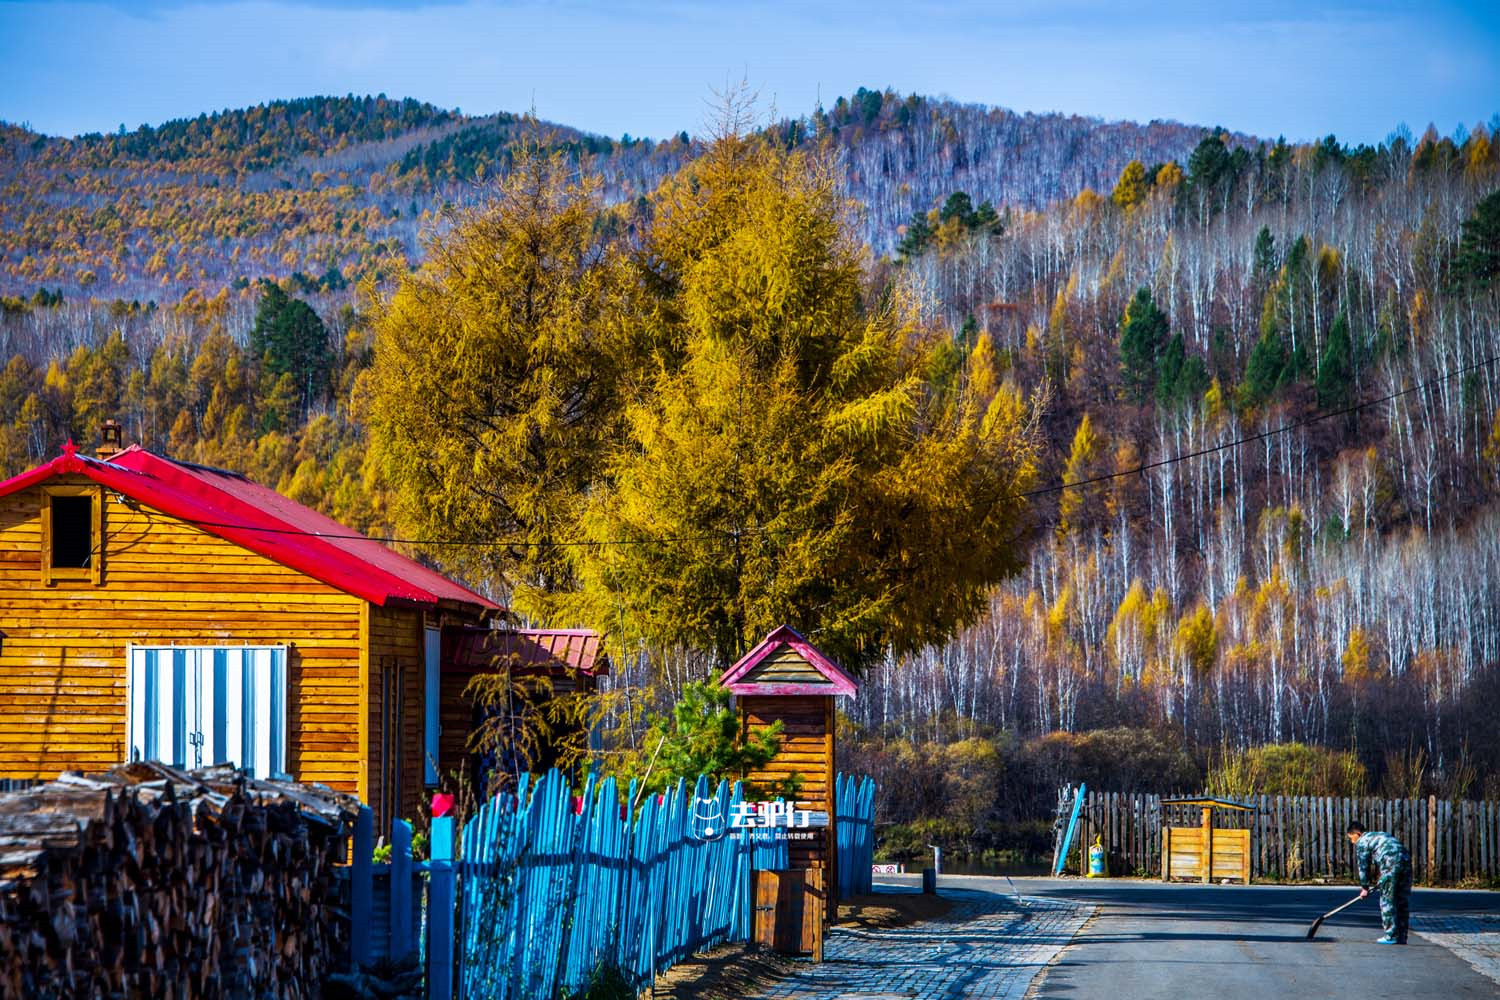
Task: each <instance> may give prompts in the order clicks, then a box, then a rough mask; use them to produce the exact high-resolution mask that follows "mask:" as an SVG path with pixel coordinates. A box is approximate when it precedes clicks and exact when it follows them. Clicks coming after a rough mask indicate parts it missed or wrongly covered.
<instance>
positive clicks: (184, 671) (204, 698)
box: [125, 646, 287, 778]
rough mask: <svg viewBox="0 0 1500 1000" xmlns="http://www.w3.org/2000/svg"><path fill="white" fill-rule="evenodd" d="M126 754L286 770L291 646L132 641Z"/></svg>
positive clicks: (258, 771)
mask: <svg viewBox="0 0 1500 1000" xmlns="http://www.w3.org/2000/svg"><path fill="white" fill-rule="evenodd" d="M126 684H127V688H128V692H129V702H130V717H129V721H128V723H127V725H126V736H125V738H126V745H127V747H128V751H127V754H126V758H127V759H128V760H159V761H162V762H163V763H166V764H171V765H172V766H174V767H189V768H191V767H205V766H207V765H210V764H224V763H229V764H233V765H234V766H235V767H240V768H245V769H246V770H248V771H249V772H250V773H251V774H252V775H254V776H255V777H257V778H272V777H282V776H284V775H285V772H286V742H287V733H286V647H285V646H131V647H130V651H129V670H128V678H127V682H126Z"/></svg>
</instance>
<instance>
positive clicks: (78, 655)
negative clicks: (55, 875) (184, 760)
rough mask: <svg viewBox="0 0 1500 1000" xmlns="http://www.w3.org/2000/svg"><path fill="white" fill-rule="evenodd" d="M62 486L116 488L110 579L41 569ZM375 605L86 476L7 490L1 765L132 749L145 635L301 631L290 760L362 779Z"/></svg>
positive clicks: (313, 773) (326, 774)
mask: <svg viewBox="0 0 1500 1000" xmlns="http://www.w3.org/2000/svg"><path fill="white" fill-rule="evenodd" d="M58 486H63V487H66V486H75V487H80V488H87V489H90V490H97V491H98V495H99V496H100V497H101V498H102V505H101V511H102V525H103V538H104V552H103V563H102V566H100V567H99V569H100V582H99V583H97V584H95V583H94V582H93V581H92V580H89V579H79V580H58V581H56V582H54V583H52V584H51V585H45V584H43V583H42V573H43V568H42V524H41V507H42V500H43V496H44V489H50V488H53V487H58ZM365 607H368V605H366V604H365V602H364V601H362V600H360V599H359V598H357V597H353V596H350V595H348V594H345V593H343V592H342V591H339V590H337V589H335V588H333V587H331V586H328V585H327V584H324V583H321V582H319V581H317V580H314V579H312V578H311V577H308V576H305V575H304V574H302V573H300V572H298V571H296V570H294V569H290V568H288V567H286V566H283V565H281V564H280V563H277V562H275V561H274V560H272V559H269V558H267V557H265V556H262V555H258V554H256V553H254V552H251V551H249V550H247V549H244V548H241V547H240V546H238V545H235V544H233V543H232V542H228V541H225V540H223V539H221V538H218V537H216V536H214V535H211V534H208V533H207V532H204V531H202V530H200V529H198V528H195V527H193V526H191V525H189V524H186V523H183V522H182V521H179V520H177V519H174V518H172V517H169V516H168V515H166V514H163V513H161V512H159V511H156V510H153V509H152V508H150V507H147V506H144V505H141V504H136V503H134V502H132V503H130V504H128V505H127V504H125V503H122V502H120V500H119V498H118V497H117V496H116V495H115V494H113V493H111V492H110V491H109V490H107V489H101V488H100V487H98V486H97V485H96V484H94V483H93V482H92V481H90V480H88V479H87V478H85V477H82V476H77V477H69V476H60V477H56V478H54V479H51V480H49V481H48V482H47V483H46V484H45V486H35V487H31V488H28V489H23V490H20V491H18V492H16V493H13V494H11V495H9V496H5V497H0V632H3V633H4V638H3V640H0V778H18V779H37V778H40V779H47V778H53V777H55V776H56V775H57V774H58V773H59V772H61V771H64V770H83V771H100V770H104V769H107V768H109V767H111V766H113V765H115V764H118V763H120V762H121V761H122V760H124V759H125V738H126V735H125V729H126V650H127V647H128V646H129V645H130V644H131V643H142V644H146V643H152V644H155V643H160V644H171V643H176V644H178V645H239V644H245V643H249V644H257V643H264V644H281V643H286V644H288V645H289V646H290V647H291V648H289V650H288V657H287V691H288V697H287V706H286V719H287V746H288V761H287V764H288V767H289V769H290V771H291V773H292V774H293V776H294V777H296V778H297V779H298V780H301V781H319V782H323V783H325V784H327V785H329V786H331V787H333V788H335V789H337V790H339V791H344V792H350V793H356V794H357V793H359V792H361V791H362V789H361V788H360V784H361V782H360V778H361V770H362V763H363V760H364V753H363V752H362V749H361V747H360V745H359V732H360V728H361V727H360V718H359V706H360V662H361V645H362V644H361V616H362V609H363V608H365ZM417 662H418V663H419V664H420V662H421V661H420V655H419V657H418V659H417ZM417 703H418V704H420V702H419V701H418V702H417ZM418 777H419V779H420V775H419V776H418Z"/></svg>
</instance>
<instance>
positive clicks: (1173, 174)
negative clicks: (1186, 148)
mask: <svg viewBox="0 0 1500 1000" xmlns="http://www.w3.org/2000/svg"><path fill="white" fill-rule="evenodd" d="M1181 183H1182V168H1181V167H1179V166H1178V165H1177V161H1176V160H1172V161H1171V162H1169V163H1164V164H1162V166H1161V169H1159V170H1157V171H1156V188H1157V190H1159V191H1165V192H1170V191H1171V190H1172V189H1174V188H1176V187H1177V185H1179V184H1181Z"/></svg>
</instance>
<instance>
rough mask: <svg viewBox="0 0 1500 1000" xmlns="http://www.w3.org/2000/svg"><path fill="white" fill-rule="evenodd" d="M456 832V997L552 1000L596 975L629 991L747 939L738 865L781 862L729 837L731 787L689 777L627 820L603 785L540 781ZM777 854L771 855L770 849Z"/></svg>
mask: <svg viewBox="0 0 1500 1000" xmlns="http://www.w3.org/2000/svg"><path fill="white" fill-rule="evenodd" d="M527 784H528V783H527V782H526V781H525V779H523V783H522V786H521V788H520V790H519V791H518V793H517V794H516V795H514V796H509V795H506V796H499V797H497V798H495V799H494V800H492V801H491V802H490V803H489V804H487V805H486V806H484V808H483V809H481V810H480V812H479V815H478V816H476V817H475V818H474V819H473V820H471V821H470V822H469V823H468V824H467V825H466V826H465V827H464V852H463V853H464V861H463V862H462V864H461V866H460V878H461V880H462V882H463V888H462V897H463V898H462V912H463V927H462V941H463V945H462V962H461V966H462V973H461V975H460V979H459V984H458V985H459V994H460V995H462V996H485V997H493V998H496V1000H508V998H512V997H514V998H523V997H525V998H531V997H549V998H550V997H553V996H556V995H557V994H558V993H559V992H560V991H561V992H565V993H572V992H574V991H577V990H579V989H581V988H582V987H584V986H586V985H587V983H588V981H589V979H590V977H591V976H593V975H594V974H595V973H596V972H598V971H599V970H601V969H604V968H607V967H608V968H613V969H615V970H618V971H619V972H620V973H621V974H623V975H624V977H625V978H626V979H627V980H628V981H629V982H630V983H631V985H633V986H637V987H643V986H645V985H647V984H649V983H650V982H651V981H652V979H653V978H654V977H655V975H656V973H657V972H658V971H660V970H662V969H665V968H668V967H670V966H671V965H673V964H675V963H676V962H679V961H681V960H682V959H683V958H686V957H687V956H688V955H691V954H692V953H694V952H696V951H701V950H702V949H704V948H709V947H712V946H713V945H716V944H720V943H722V942H725V941H730V940H743V939H745V938H746V937H748V934H749V927H750V924H749V920H750V913H749V896H748V887H749V885H750V870H751V868H752V866H753V865H754V864H755V863H756V862H757V861H759V862H760V863H761V864H763V865H775V864H780V865H782V866H785V864H786V853H785V852H786V843H785V841H779V842H775V843H767V844H760V845H756V844H755V843H753V842H752V841H750V840H749V839H746V838H741V837H738V836H734V835H732V833H731V831H730V830H729V828H728V827H729V820H730V817H731V816H732V814H733V809H734V807H735V805H736V804H737V803H738V802H740V801H741V795H742V792H741V790H740V788H739V787H738V786H737V785H736V786H733V787H732V786H731V785H730V784H729V783H728V782H727V781H721V782H720V783H719V784H718V786H717V787H716V788H715V787H711V786H710V785H709V784H708V782H707V781H706V780H705V779H703V778H699V779H698V782H697V784H696V786H695V787H691V788H690V787H689V786H688V785H686V784H685V783H683V782H679V783H678V784H677V786H676V787H675V788H673V789H671V790H670V791H668V792H667V793H666V794H665V795H646V796H645V797H644V802H643V803H642V805H641V806H640V812H639V814H638V815H635V816H632V815H631V810H630V808H629V806H628V805H626V804H625V803H633V802H635V801H637V799H638V798H639V797H640V796H639V794H638V789H637V788H636V787H635V785H634V784H632V785H631V787H630V789H629V792H628V795H627V796H626V799H625V803H622V801H621V798H620V796H619V794H618V790H617V788H616V785H615V782H614V780H613V779H609V778H606V779H605V780H604V781H602V782H598V783H596V782H594V781H593V780H592V779H590V781H589V783H588V786H587V787H586V788H585V790H584V794H583V796H582V797H581V799H579V800H575V799H574V798H573V795H572V790H571V788H570V787H569V785H568V783H567V781H566V779H564V778H563V777H562V776H561V775H559V774H557V773H556V772H552V773H549V774H548V775H546V776H545V777H543V778H542V779H541V780H540V781H538V782H536V783H535V785H534V787H527ZM778 847H779V848H780V850H779V852H778V851H777V848H778Z"/></svg>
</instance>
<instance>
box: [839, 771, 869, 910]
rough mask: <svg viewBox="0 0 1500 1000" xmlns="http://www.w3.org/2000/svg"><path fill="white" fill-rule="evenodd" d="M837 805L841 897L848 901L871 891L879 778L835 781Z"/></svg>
mask: <svg viewBox="0 0 1500 1000" xmlns="http://www.w3.org/2000/svg"><path fill="white" fill-rule="evenodd" d="M833 802H834V814H835V816H836V817H837V820H838V822H837V831H836V832H837V834H838V839H839V842H838V861H837V871H838V879H839V896H840V898H848V897H849V896H855V895H860V894H862V893H867V892H869V891H870V890H871V885H870V874H871V872H872V870H873V869H872V867H871V866H872V865H873V864H874V863H875V779H874V778H870V777H867V776H863V775H861V776H858V777H856V776H855V775H852V774H840V775H839V776H838V777H837V778H836V779H835V784H834V798H833Z"/></svg>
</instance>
